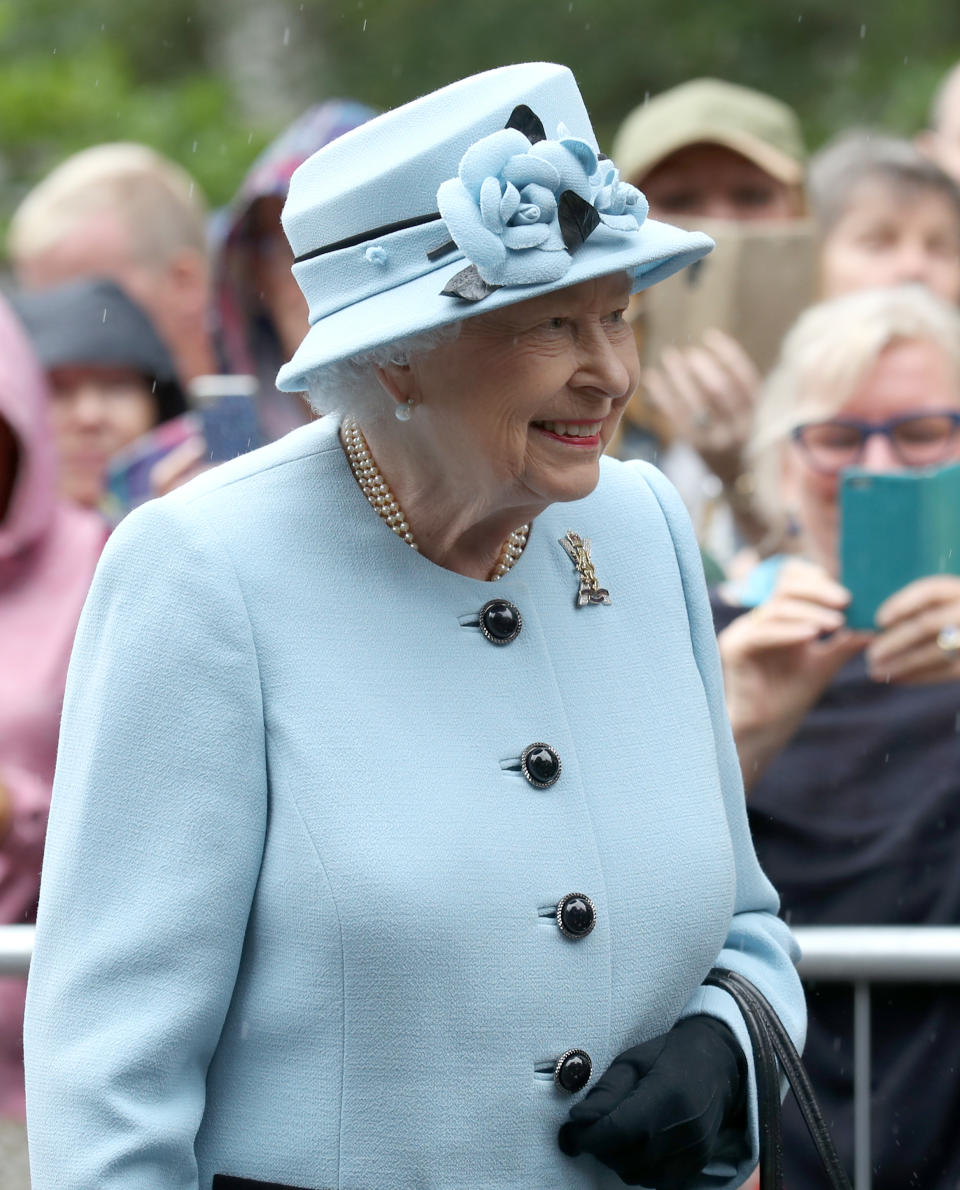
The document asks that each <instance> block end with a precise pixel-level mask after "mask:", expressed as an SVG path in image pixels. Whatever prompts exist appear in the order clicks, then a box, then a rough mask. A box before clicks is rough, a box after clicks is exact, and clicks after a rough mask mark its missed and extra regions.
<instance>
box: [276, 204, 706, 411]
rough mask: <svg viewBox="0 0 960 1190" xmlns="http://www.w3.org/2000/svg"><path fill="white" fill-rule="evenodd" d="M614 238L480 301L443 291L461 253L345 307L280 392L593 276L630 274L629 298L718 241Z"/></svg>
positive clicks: (687, 236)
mask: <svg viewBox="0 0 960 1190" xmlns="http://www.w3.org/2000/svg"><path fill="white" fill-rule="evenodd" d="M617 238H618V239H619V241H620V244H622V246H620V244H617V243H611V240H610V238H606V237H601V236H599V235H597V236H594V237H591V239H588V240H587V241H586V242H585V243H584V244H581V245H580V247H579V248H578V249H577V250H576V253H575V254H574V255H573V258H572V263H571V265H570V267H569V269H568V270H567V271H566V273H564V275H563V276H562V277H561V278H560V279H559V280H557V281H553V282H550V283H548V284H542V285H511V286H504V287H503V288H502V289H497V290H495V291H494V292H493V293H491V294H490V295H489V296H488V297H486V298H484V299H483V300H482V301H479V302H467V301H464V300H462V299H460V298H453V297H446V296H444V295H443V294H442V293H441V290H442V289H443V288H444V286H445V285H446V284H447V282H448V281H449V280H450V278H451V277H453V276H454V275H455V274H456V273H458V272H460V270H461V269H463V268H464V267H465V265H466V262H465V260H464V257H463V255H462V254H460V253H458V254H457V256H456V257H453V258H452V259H449V260H448V261H447V262H445V263H444V264H443V265H442V266H441V267H440V268H437V269H433V270H432V271H430V272H428V273H425V274H423V275H422V276H420V277H416V278H414V279H413V280H411V281H407V282H405V283H403V284H401V285H397V286H395V287H394V288H392V289H387V290H383V291H381V292H380V293H376V294H373V295H372V296H371V297H368V298H364V299H363V300H362V301H358V302H355V303H353V304H352V305H349V306H345V307H344V308H343V309H342V310H337V311H335V312H334V313H332V314H328V315H327V316H326V317H325V318H322V319H320V320H319V321H318V322H316V323H314V325H313V326H312V327H311V328H310V330H309V331H308V332H307V334H306V337H305V338H304V340H303V342H302V343H301V344H300V346H299V347H298V348H297V350H296V352H295V354H294V356H293V358H292V359H291V360H290V361H289V363H286V364H284V366H283V367H282V368H281V369H280V372H279V374H278V376H277V388H279V389H281V390H282V391H284V392H302V391H304V390H305V389H306V388H307V387H308V381H309V377H310V375H311V373H313V372H316V371H317V370H318V369H319V368H323V367H325V366H326V365H327V364H332V363H335V362H336V361H338V360H342V359H348V358H349V357H351V356H354V355H359V354H361V353H362V352H365V351H370V350H372V349H373V348H375V347H379V346H381V345H382V344H384V343H392V342H394V341H395V340H397V339H403V338H406V337H407V336H409V335H415V334H419V333H420V332H421V331H429V330H434V329H436V328H437V327H441V326H447V325H449V324H450V323H454V322H461V321H463V320H464V319H466V318H473V317H475V316H476V315H478V314H488V313H489V312H490V311H492V310H499V309H502V308H503V307H504V306H511V305H514V304H515V303H517V302H524V301H528V300H529V299H531V298H536V297H540V296H542V295H543V294H547V293H555V292H556V291H557V290H560V289H567V288H569V287H570V286H571V285H578V284H579V283H580V282H581V281H589V280H592V279H593V278H595V277H603V276H607V275H609V274H611V273H619V272H627V273H630V274H631V278H632V284H631V293H638V292H639V291H640V290H641V289H646V288H648V287H649V286H650V285H653V284H654V283H655V282H657V281H662V280H663V279H664V278H666V277H669V276H672V274H673V273H676V272H679V270H680V269H682V268H685V267H686V266H687V265H690V264H693V263H694V261H696V260H699V259H700V258H701V257H702V256H705V255H706V254H707V253H708V252H709V251H710V250H711V248H712V247H713V240H711V239H710V237H709V236H707V235H704V234H703V233H702V232H695V231H694V232H691V231H683V230H682V229H680V228H678V227H673V226H672V225H671V224H669V223H659V222H657V221H656V220H654V219H646V220H645V221H644V223H643V225H642V226H641V228H640V230H639V231H638V232H635V233H633V234H632V235H630V236H622V237H617Z"/></svg>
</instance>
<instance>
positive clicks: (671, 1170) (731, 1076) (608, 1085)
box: [557, 1016, 747, 1190]
mask: <svg viewBox="0 0 960 1190" xmlns="http://www.w3.org/2000/svg"><path fill="white" fill-rule="evenodd" d="M746 1090H747V1062H746V1058H745V1057H744V1055H743V1051H742V1050H741V1048H740V1046H739V1044H738V1042H737V1040H736V1038H735V1037H734V1035H733V1033H732V1032H731V1031H730V1029H729V1028H728V1027H727V1026H726V1025H725V1024H724V1023H723V1022H722V1021H719V1020H716V1019H715V1018H714V1017H709V1016H692V1017H686V1018H685V1019H684V1020H682V1021H679V1022H678V1023H677V1024H676V1025H674V1027H673V1028H672V1029H671V1030H670V1031H669V1033H664V1034H662V1035H661V1036H660V1037H654V1038H653V1039H652V1040H650V1041H645V1042H644V1043H643V1044H642V1045H635V1046H633V1048H632V1049H628V1050H625V1051H624V1053H622V1054H620V1055H619V1057H617V1058H615V1059H614V1060H613V1062H612V1064H611V1066H610V1069H609V1070H607V1072H606V1073H605V1074H604V1075H602V1077H601V1078H599V1079H598V1080H597V1084H596V1086H595V1087H594V1088H593V1090H592V1091H590V1092H589V1094H587V1095H586V1096H585V1097H584V1098H583V1099H582V1100H581V1101H580V1102H579V1103H577V1104H575V1105H574V1107H572V1108H571V1109H570V1119H569V1120H568V1121H567V1123H566V1124H564V1125H563V1127H562V1128H561V1129H560V1133H559V1135H558V1137H557V1141H558V1143H559V1145H560V1148H561V1149H562V1150H563V1152H564V1153H566V1154H567V1156H568V1157H576V1156H578V1155H579V1154H580V1153H592V1154H593V1156H594V1157H596V1158H597V1160H598V1161H602V1162H603V1164H604V1165H608V1166H609V1167H610V1168H611V1169H612V1170H613V1171H614V1172H615V1173H617V1174H619V1176H620V1178H621V1179H622V1180H623V1181H624V1182H626V1184H627V1185H628V1186H648V1187H650V1190H682V1188H683V1187H684V1186H686V1185H688V1184H689V1182H690V1180H691V1179H692V1178H693V1177H695V1175H696V1174H698V1173H699V1172H700V1170H702V1169H703V1167H704V1166H705V1165H706V1164H707V1163H708V1162H709V1161H710V1160H712V1159H713V1157H715V1156H716V1155H717V1152H718V1149H719V1148H720V1136H721V1132H722V1131H723V1129H724V1128H729V1127H739V1126H743V1125H745V1122H746V1114H745V1112H746Z"/></svg>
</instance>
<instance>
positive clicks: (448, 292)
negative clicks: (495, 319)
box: [440, 264, 502, 302]
mask: <svg viewBox="0 0 960 1190" xmlns="http://www.w3.org/2000/svg"><path fill="white" fill-rule="evenodd" d="M501 288H502V286H500V285H488V284H487V282H486V281H484V279H483V278H482V277H481V276H480V274H479V273H478V272H477V266H476V265H473V264H472V265H470V266H469V267H468V268H465V269H461V270H460V272H459V273H455V274H454V276H452V277H451V278H450V280H449V281H448V282H447V283H446V285H444V287H443V289H441V290H440V293H441V294H442V295H443V296H444V297H458V298H463V300H464V301H465V302H482V301H483V299H484V298H485V297H489V296H490V294H491V293H495V292H496V291H497V290H498V289H501Z"/></svg>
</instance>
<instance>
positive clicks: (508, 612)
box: [480, 599, 523, 645]
mask: <svg viewBox="0 0 960 1190" xmlns="http://www.w3.org/2000/svg"><path fill="white" fill-rule="evenodd" d="M522 627H523V616H521V615H520V609H519V608H518V607H517V606H516V604H514V603H511V602H510V601H509V599H491V600H490V602H489V603H485V604H484V605H483V607H482V608H481V609H480V631H481V632H482V633H483V635H484V636H485V637H486V638H487V640H488V641H489V642H490V643H491V644H492V645H508V644H509V643H510V642H511V641H512V640H516V639H517V637H518V636H519V635H520V629H521V628H522Z"/></svg>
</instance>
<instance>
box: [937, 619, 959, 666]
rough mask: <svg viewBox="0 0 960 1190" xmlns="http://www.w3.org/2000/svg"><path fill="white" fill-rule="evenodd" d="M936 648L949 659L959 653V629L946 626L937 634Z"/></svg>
mask: <svg viewBox="0 0 960 1190" xmlns="http://www.w3.org/2000/svg"><path fill="white" fill-rule="evenodd" d="M937 648H938V649H939V650H940V652H941V653H944V654H946V656H947V657H948V658H950V659H952V658H953V657H955V656H956V655H957V653H960V627H957V625H956V624H948V625H947V626H946V628H941V629H940V631H939V632H938V633H937Z"/></svg>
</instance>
